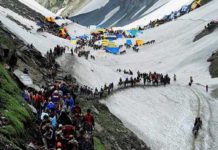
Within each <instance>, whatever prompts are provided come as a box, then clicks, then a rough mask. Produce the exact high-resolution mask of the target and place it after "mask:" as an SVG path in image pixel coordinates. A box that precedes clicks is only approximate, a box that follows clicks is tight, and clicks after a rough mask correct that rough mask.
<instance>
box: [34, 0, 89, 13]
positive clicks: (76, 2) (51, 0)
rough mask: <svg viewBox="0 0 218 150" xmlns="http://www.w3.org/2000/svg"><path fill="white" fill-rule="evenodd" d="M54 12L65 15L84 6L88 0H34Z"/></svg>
mask: <svg viewBox="0 0 218 150" xmlns="http://www.w3.org/2000/svg"><path fill="white" fill-rule="evenodd" d="M36 1H37V2H38V3H39V4H41V5H43V6H44V7H46V8H48V9H50V10H51V11H52V12H54V13H58V14H61V15H62V16H67V15H69V14H74V13H75V12H77V10H79V9H81V8H82V7H84V5H85V4H86V3H87V2H88V0H36Z"/></svg>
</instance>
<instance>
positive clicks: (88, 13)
mask: <svg viewBox="0 0 218 150" xmlns="http://www.w3.org/2000/svg"><path fill="white" fill-rule="evenodd" d="M36 1H37V2H38V3H40V4H41V5H43V6H44V7H46V8H48V9H50V10H52V11H53V12H55V13H57V14H61V15H63V16H66V15H69V14H70V15H73V17H72V19H73V20H76V21H78V22H79V23H80V24H82V25H85V26H89V25H101V26H104V27H108V26H124V25H126V24H129V23H131V22H133V21H135V20H137V19H140V18H141V17H143V16H144V15H146V14H144V13H145V12H146V11H147V10H148V9H149V8H151V7H152V6H153V5H154V4H155V3H156V2H157V1H158V0H101V1H99V0H91V1H87V0H71V1H70V0H36ZM168 1H169V0H161V3H162V2H163V3H162V5H164V4H165V3H166V2H168ZM160 7H161V6H160ZM90 8H91V9H90Z"/></svg>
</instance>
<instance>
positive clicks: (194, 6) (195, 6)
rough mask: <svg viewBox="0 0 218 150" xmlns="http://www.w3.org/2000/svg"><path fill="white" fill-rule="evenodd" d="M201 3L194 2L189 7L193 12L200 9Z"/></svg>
mask: <svg viewBox="0 0 218 150" xmlns="http://www.w3.org/2000/svg"><path fill="white" fill-rule="evenodd" d="M201 3H202V0H195V1H194V2H193V3H192V5H191V9H192V10H194V9H196V8H198V7H200V6H201Z"/></svg>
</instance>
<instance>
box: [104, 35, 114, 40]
mask: <svg viewBox="0 0 218 150" xmlns="http://www.w3.org/2000/svg"><path fill="white" fill-rule="evenodd" d="M104 39H108V40H109V41H113V40H116V39H117V37H116V36H113V35H110V36H105V37H104Z"/></svg>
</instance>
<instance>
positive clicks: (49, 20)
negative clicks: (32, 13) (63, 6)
mask: <svg viewBox="0 0 218 150" xmlns="http://www.w3.org/2000/svg"><path fill="white" fill-rule="evenodd" d="M45 19H46V21H48V22H51V23H55V19H54V18H53V17H46V18H45Z"/></svg>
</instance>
